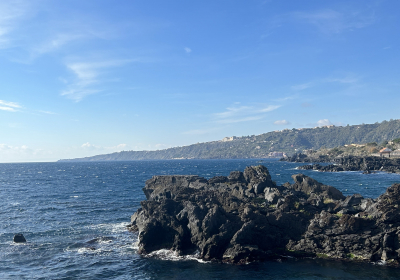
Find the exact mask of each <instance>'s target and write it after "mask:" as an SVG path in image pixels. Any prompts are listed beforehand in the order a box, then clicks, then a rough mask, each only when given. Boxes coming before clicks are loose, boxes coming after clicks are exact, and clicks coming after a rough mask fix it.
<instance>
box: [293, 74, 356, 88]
mask: <svg viewBox="0 0 400 280" xmlns="http://www.w3.org/2000/svg"><path fill="white" fill-rule="evenodd" d="M359 82H360V77H358V76H357V75H355V74H352V73H350V74H345V75H336V76H331V77H327V78H322V79H316V80H313V81H310V82H306V83H302V84H298V85H294V86H291V89H292V90H294V91H302V90H306V89H309V88H313V87H317V86H320V85H322V84H327V83H336V84H342V85H355V84H357V83H359Z"/></svg>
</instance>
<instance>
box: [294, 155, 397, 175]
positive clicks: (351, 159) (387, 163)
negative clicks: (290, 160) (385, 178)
mask: <svg viewBox="0 0 400 280" xmlns="http://www.w3.org/2000/svg"><path fill="white" fill-rule="evenodd" d="M332 162H333V163H334V164H330V165H326V166H322V165H320V164H318V163H316V164H312V165H303V166H300V167H298V169H303V170H311V169H312V170H318V171H322V172H339V171H363V172H364V173H365V174H370V173H372V172H373V171H384V172H389V173H400V159H398V158H397V159H393V158H392V159H391V158H385V157H372V156H371V157H357V156H347V157H341V158H335V159H332Z"/></svg>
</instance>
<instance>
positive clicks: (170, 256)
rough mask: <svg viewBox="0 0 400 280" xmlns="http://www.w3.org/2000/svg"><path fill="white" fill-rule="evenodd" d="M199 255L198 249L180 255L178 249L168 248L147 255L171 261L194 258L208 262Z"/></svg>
mask: <svg viewBox="0 0 400 280" xmlns="http://www.w3.org/2000/svg"><path fill="white" fill-rule="evenodd" d="M199 256H200V253H199V252H198V251H196V252H195V253H194V254H193V255H185V256H180V255H179V254H178V253H177V252H176V251H173V250H168V249H161V250H157V251H154V252H151V253H150V254H147V255H146V257H151V258H159V259H162V260H169V261H189V260H194V261H198V262H199V263H208V262H207V261H204V260H202V259H200V258H199Z"/></svg>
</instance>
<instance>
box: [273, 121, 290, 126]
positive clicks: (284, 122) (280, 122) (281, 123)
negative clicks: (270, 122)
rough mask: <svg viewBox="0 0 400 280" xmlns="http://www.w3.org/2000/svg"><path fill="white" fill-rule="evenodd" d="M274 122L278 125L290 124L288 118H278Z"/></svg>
mask: <svg viewBox="0 0 400 280" xmlns="http://www.w3.org/2000/svg"><path fill="white" fill-rule="evenodd" d="M274 124H276V125H288V124H290V122H288V121H287V120H278V121H275V122H274Z"/></svg>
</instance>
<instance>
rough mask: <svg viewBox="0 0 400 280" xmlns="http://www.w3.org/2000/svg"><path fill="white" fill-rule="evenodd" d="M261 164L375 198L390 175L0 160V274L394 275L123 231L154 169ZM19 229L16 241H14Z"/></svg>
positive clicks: (285, 176) (276, 175) (186, 163)
mask: <svg viewBox="0 0 400 280" xmlns="http://www.w3.org/2000/svg"><path fill="white" fill-rule="evenodd" d="M259 164H262V165H265V166H266V167H267V168H268V169H269V171H270V173H271V176H272V179H273V180H274V181H276V182H277V183H278V184H283V183H285V182H293V181H292V178H291V175H293V174H297V173H303V174H306V175H308V176H311V177H313V178H314V179H316V180H318V181H320V182H322V183H324V184H327V185H331V186H334V187H336V188H337V189H339V190H340V191H342V192H343V194H344V195H352V194H354V193H360V194H361V195H363V196H364V197H370V198H376V197H378V196H379V195H380V194H382V193H384V192H385V190H386V189H387V188H388V187H389V186H390V185H392V184H393V183H400V175H399V174H387V173H379V172H378V173H375V174H362V173H361V172H339V173H324V172H316V171H312V170H297V169H296V167H297V166H299V165H302V164H299V163H289V162H281V161H278V160H275V159H265V160H260V159H231V160H168V161H167V160H165V161H126V162H51V163H3V164H0V279H230V280H234V279H400V269H398V268H392V267H389V266H387V265H385V264H384V263H381V262H380V263H354V262H348V261H329V260H323V259H302V260H296V259H291V258H284V257H283V258H282V259H280V260H276V261H268V262H262V263H250V264H247V265H229V264H219V263H210V262H202V261H201V260H198V259H197V258H196V256H188V257H185V258H182V257H179V256H177V255H176V254H174V252H171V251H168V250H162V251H159V252H156V253H155V254H152V255H151V256H142V255H139V254H138V253H137V238H138V237H137V234H135V233H131V232H129V231H127V230H126V226H127V225H128V224H129V222H130V216H131V215H132V214H133V213H134V212H135V211H136V210H137V209H138V208H139V207H140V201H142V200H145V196H144V194H143V192H142V188H143V187H144V185H145V182H146V180H148V179H150V178H151V177H152V176H154V175H172V174H179V175H186V174H192V175H199V176H202V177H205V178H211V177H213V176H217V175H224V176H227V175H229V173H230V171H233V170H240V171H243V170H244V169H245V167H246V166H251V165H259ZM17 233H22V234H23V235H24V236H25V238H26V239H27V242H26V243H14V242H13V236H14V235H15V234H17Z"/></svg>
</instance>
